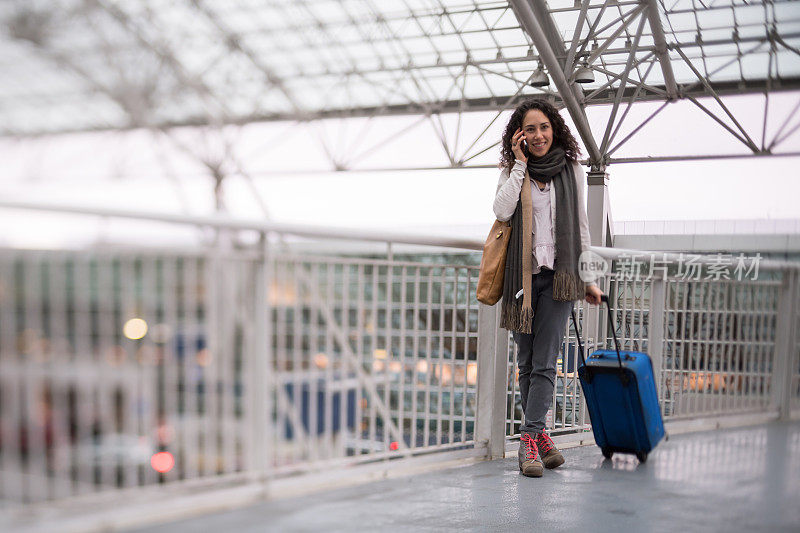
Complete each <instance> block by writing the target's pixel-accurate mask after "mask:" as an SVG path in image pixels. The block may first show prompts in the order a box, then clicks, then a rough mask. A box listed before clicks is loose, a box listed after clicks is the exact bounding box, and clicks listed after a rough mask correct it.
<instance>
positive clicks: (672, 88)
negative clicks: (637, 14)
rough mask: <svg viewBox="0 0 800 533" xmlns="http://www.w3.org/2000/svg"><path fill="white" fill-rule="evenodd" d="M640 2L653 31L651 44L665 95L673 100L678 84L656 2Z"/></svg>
mask: <svg viewBox="0 0 800 533" xmlns="http://www.w3.org/2000/svg"><path fill="white" fill-rule="evenodd" d="M642 3H643V4H645V5H646V6H647V20H648V22H649V24H650V31H651V32H652V33H653V44H655V46H656V57H657V58H658V63H659V64H660V65H661V73H662V75H663V76H664V86H665V87H666V89H667V96H668V97H669V99H670V100H675V99H676V98H678V85H677V83H675V73H674V72H673V71H672V63H671V61H670V59H669V52H668V50H667V40H666V38H665V37H664V28H663V27H662V26H661V18H659V16H658V3H657V2H656V0H642Z"/></svg>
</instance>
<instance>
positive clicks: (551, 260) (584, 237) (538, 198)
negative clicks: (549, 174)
mask: <svg viewBox="0 0 800 533" xmlns="http://www.w3.org/2000/svg"><path fill="white" fill-rule="evenodd" d="M526 167H527V165H526V164H525V163H524V162H522V161H520V160H517V161H516V162H515V163H514V166H513V167H511V171H510V172H509V170H508V169H505V168H504V169H503V170H502V171H501V172H500V179H499V181H498V183H497V193H496V194H495V197H494V215H495V217H497V220H502V221H505V220H509V219H511V216H512V215H513V214H514V210H515V209H516V208H517V200H519V193H520V190H522V181H523V179H524V178H525V169H526ZM573 171H574V174H575V187H576V190H577V193H578V225H579V227H580V232H581V251H586V250H588V249H589V247H590V246H591V240H590V238H589V220H588V217H587V216H586V202H585V200H584V198H585V195H584V192H583V191H584V187H585V186H586V173H585V172H584V170H583V167H581V166H580V164H578V163H573ZM531 187H532V189H531V193H532V195H531V199H532V201H533V211H534V214H533V224H532V227H531V228H532V231H533V235H532V236H531V237H532V239H533V254H534V260H535V261H534V263H535V264H534V272H539V271H540V269H541V267H542V266H546V267H549V268H553V265H554V264H555V233H554V229H555V220H556V215H557V213H556V201H555V194H556V192H555V187H552V182H551V183H548V184H547V186H546V187H545V190H544V191H540V190H539V188H538V187H537V186H536V184H535V183H534V182H533V180H531ZM548 201H549V203H548ZM537 205H538V217H537ZM548 211H549V212H550V216H549V217H548V216H547V212H548ZM589 285H596V283H589Z"/></svg>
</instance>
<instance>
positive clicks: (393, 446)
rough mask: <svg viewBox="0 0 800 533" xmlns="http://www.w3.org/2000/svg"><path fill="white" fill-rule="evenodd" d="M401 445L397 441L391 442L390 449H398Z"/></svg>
mask: <svg viewBox="0 0 800 533" xmlns="http://www.w3.org/2000/svg"><path fill="white" fill-rule="evenodd" d="M399 447H400V445H399V444H397V441H394V442H393V443H391V444H390V445H389V449H390V450H392V451H394V450H396V449H397V448H399Z"/></svg>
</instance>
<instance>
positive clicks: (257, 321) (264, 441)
mask: <svg viewBox="0 0 800 533" xmlns="http://www.w3.org/2000/svg"><path fill="white" fill-rule="evenodd" d="M261 245H262V250H261V252H262V253H261V257H260V259H259V261H258V268H257V270H256V279H255V295H256V296H255V306H254V311H255V312H254V316H253V321H254V327H253V331H254V334H253V337H254V338H253V343H252V349H250V350H248V352H247V359H248V361H247V362H246V363H247V364H246V368H248V370H249V376H248V377H249V379H248V380H247V383H246V390H247V393H246V397H247V398H248V399H249V401H248V402H247V406H248V410H249V416H248V417H247V419H248V422H249V426H250V427H249V434H250V439H249V440H250V443H249V444H250V450H249V454H248V456H249V457H248V458H249V461H248V462H249V464H248V469H249V474H250V476H251V478H252V479H253V480H254V481H259V482H263V481H265V480H266V477H267V474H268V467H269V458H270V456H271V453H270V449H269V442H270V425H271V423H272V405H271V403H270V398H271V396H272V394H271V393H272V391H271V390H270V387H272V386H273V384H272V380H271V379H270V375H269V374H270V372H271V364H272V327H271V326H272V320H271V317H270V306H271V304H270V301H269V299H270V292H271V289H270V285H269V280H270V274H271V264H270V261H271V257H270V253H269V238H268V234H267V233H262V234H261Z"/></svg>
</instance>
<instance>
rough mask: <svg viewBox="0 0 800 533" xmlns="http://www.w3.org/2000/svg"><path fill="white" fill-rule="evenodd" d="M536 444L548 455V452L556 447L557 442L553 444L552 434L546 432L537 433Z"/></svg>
mask: <svg viewBox="0 0 800 533" xmlns="http://www.w3.org/2000/svg"><path fill="white" fill-rule="evenodd" d="M536 444H538V445H539V449H540V451H541V453H542V454H544V455H547V452H549V451H550V450H552V449H553V448H554V447H555V444H553V439H551V438H550V436H549V435H547V434H545V433H539V434H538V435H536Z"/></svg>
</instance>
